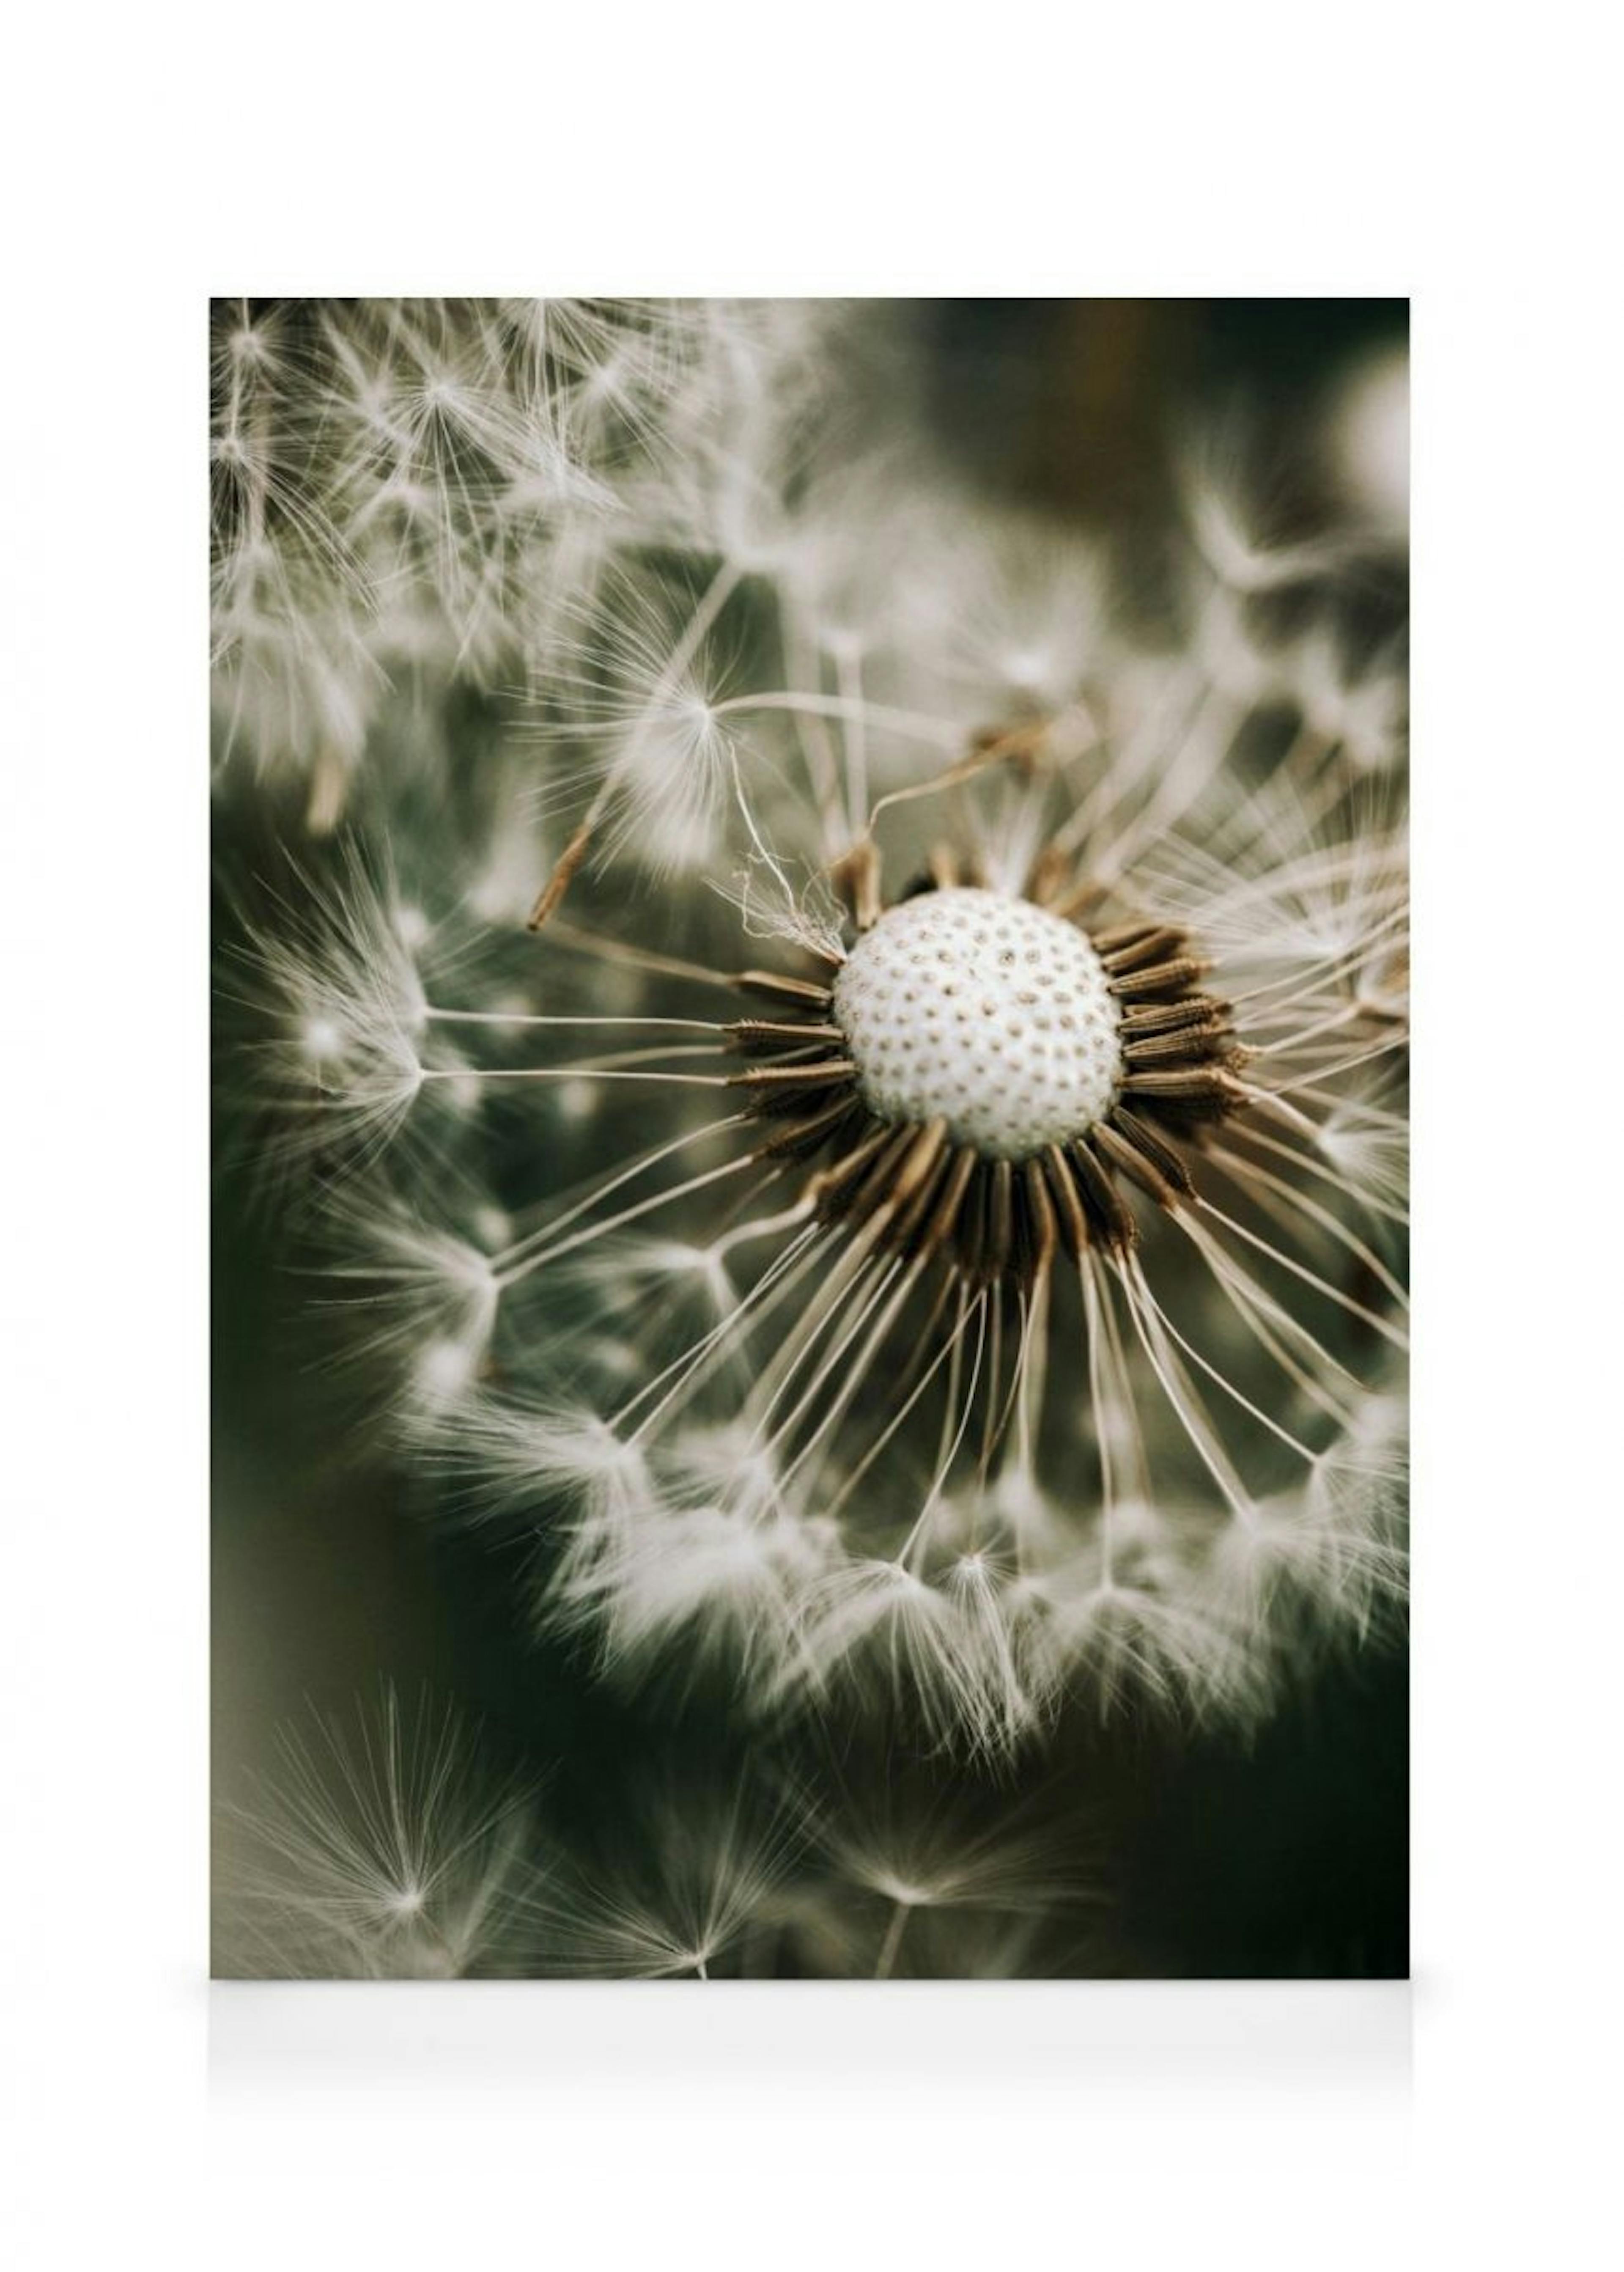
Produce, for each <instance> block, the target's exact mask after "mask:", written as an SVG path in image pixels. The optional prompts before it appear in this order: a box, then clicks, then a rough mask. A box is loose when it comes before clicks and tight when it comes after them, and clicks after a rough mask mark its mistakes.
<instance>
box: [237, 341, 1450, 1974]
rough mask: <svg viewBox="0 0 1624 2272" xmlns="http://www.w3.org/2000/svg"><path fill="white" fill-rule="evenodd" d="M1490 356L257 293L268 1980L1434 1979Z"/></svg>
mask: <svg viewBox="0 0 1624 2272" xmlns="http://www.w3.org/2000/svg"><path fill="white" fill-rule="evenodd" d="M1407 338H1408V309H1407V304H1406V303H1404V302H1403V301H1397V300H1376V299H1364V300H1361V299H1343V300H1304V299H1296V300H1286V299H1282V300H1239V299H1232V300H1218V299H1213V300H1204V301H1203V300H1172V299H1144V300H1131V299H1127V300H1104V299H1100V300H926V299H906V300H904V299H893V300H884V299H851V300H838V299H827V300H789V299H781V300H767V299H756V300H740V299H723V298H715V299H687V300H653V299H649V300H642V299H596V300H594V299H577V300H569V299H564V300H548V299H535V300H519V299H502V298H490V299H479V298H465V299H439V300H435V299H391V300H385V299H376V300H369V299H358V300H323V299H308V300H300V299H284V300H275V301H272V300H256V299H220V300H216V301H214V302H213V303H212V305H211V308H210V310H209V325H208V340H207V355H208V399H209V406H210V433H209V490H210V548H211V549H210V597H211V624H210V641H211V647H210V664H209V669H210V691H211V717H212V781H211V800H212V871H213V884H212V949H213V954H212V998H211V999H212V1041H213V1052H212V1063H213V1097H214V1120H213V1151H214V1164H215V1181H214V1193H213V1214H212V1264H213V1289H212V1319H213V1390H212V1394H213V1422H214V1428H213V1493H212V1589H213V1664H212V1755H213V1799H214V1805H213V1845H214V1872H213V1896H212V1924H213V1969H214V1972H215V1975H216V1976H217V1977H226V1978H247V1979H263V1978H271V1979H356V1980H383V1979H409V1980H419V1979H424V1980H428V1979H432V1980H447V1979H480V1978H484V1979H489V1978H519V1979H537V1980H575V1981H580V1980H616V1981H621V1980H629V1979H650V1980H652V1979H659V1980H667V1979H694V1980H705V1981H712V1982H714V1981H722V1980H774V1981H776V1980H797V1981H800V1980H808V1979H822V1980H839V1981H846V1980H853V1981H873V1982H877V1983H882V1984H896V1983H901V1982H909V1981H920V1980H927V1979H932V1980H952V1981H957V1980H965V1981H979V1980H1003V1981H1009V1980H1027V1979H1051V1980H1054V1979H1076V1978H1100V1979H1115V1980H1122V1979H1144V1978H1183V1979H1206V1978H1231V1979H1240V1978H1266V1979H1274V1978H1292V1979H1315V1978H1363V1979H1379V1978H1396V1977H1404V1976H1406V1975H1407V1972H1408V1969H1409V1955H1408V1913H1409V1863H1408V1810H1409V1801H1408V1691H1409V1664H1408V1654H1407V1647H1406V1611H1405V1604H1406V1595H1407V1582H1406V1581H1407V1571H1408V1554H1407V1490H1406V1474H1407V1462H1406V1452H1407V1440H1408V1430H1407V1350H1408V1336H1407V1304H1406V1294H1405V1265H1406V1256H1407V1223H1408V1177H1407V1165H1406V1161H1407V1154H1406V1110H1405V1102H1406V1058H1407V1041H1408V1028H1407V1011H1406V982H1407V975H1408V950H1407V922H1408V908H1409V892H1408V882H1407V830H1406V758H1407V733H1406V729H1407V711H1408V699H1407V648H1406V624H1407V601H1408V572H1409V571H1408V549H1407V538H1408V490H1409V466H1408V376H1407ZM202 352H203V347H202V343H201V341H200V342H199V354H200V355H201V354H202Z"/></svg>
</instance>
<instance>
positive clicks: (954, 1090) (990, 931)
mask: <svg viewBox="0 0 1624 2272" xmlns="http://www.w3.org/2000/svg"><path fill="white" fill-rule="evenodd" d="M834 1013H835V1018H836V1020H837V1021H838V1024H839V1027H840V1028H841V1031H842V1032H843V1033H844V1034H845V1035H846V1044H847V1049H848V1052H849V1054H850V1056H851V1058H852V1061H853V1064H854V1065H856V1067H857V1076H858V1088H859V1093H860V1095H861V1096H862V1099H863V1102H864V1103H865V1104H867V1106H868V1110H870V1111H871V1112H872V1113H873V1114H874V1115H875V1117H876V1118H877V1119H880V1120H886V1121H898V1120H917V1121H920V1122H925V1121H930V1120H935V1119H942V1120H945V1121H946V1122H947V1125H948V1133H949V1135H950V1138H951V1139H952V1140H953V1142H954V1143H956V1144H965V1145H970V1146H972V1147H974V1149H975V1150H976V1151H978V1152H981V1153H984V1154H985V1155H987V1157H988V1158H990V1159H995V1160H1024V1159H1026V1158H1028V1157H1030V1155H1032V1153H1034V1152H1040V1151H1041V1150H1042V1149H1043V1147H1045V1145H1047V1144H1057V1143H1063V1142H1064V1141H1065V1140H1066V1139H1067V1138H1068V1137H1070V1136H1080V1135H1082V1134H1084V1132H1085V1131H1087V1130H1088V1129H1090V1128H1091V1127H1092V1126H1093V1125H1094V1124H1095V1122H1096V1121H1097V1120H1099V1119H1102V1118H1103V1117H1104V1116H1105V1115H1106V1112H1108V1111H1109V1110H1110V1108H1111V1103H1112V1100H1113V1098H1114V1096H1115V1095H1116V1091H1117V1088H1118V1086H1119V1085H1120V1083H1121V1077H1122V1052H1121V1043H1120V1042H1119V1040H1118V1038H1117V1007H1116V1002H1115V999H1114V997H1113V995H1112V993H1111V990H1110V987H1109V984H1108V983H1107V981H1106V973H1105V970H1104V968H1103V967H1102V965H1101V963H1100V960H1099V956H1098V955H1097V954H1096V953H1095V952H1094V950H1093V948H1092V947H1091V945H1090V944H1089V942H1088V940H1087V939H1086V938H1084V936H1083V933H1082V932H1081V931H1080V930H1076V927H1075V926H1074V925H1073V924H1071V923H1064V922H1062V919H1061V918H1060V916H1052V915H1049V914H1047V913H1046V912H1045V910H1044V909H1043V908H1036V907H1033V906H1032V903H1031V901H1027V900H1012V899H1007V898H1005V897H1004V895H1003V894H1002V893H1000V892H983V891H969V890H965V891H958V890H955V891H949V892H924V893H920V895H919V897H918V898H916V899H912V900H905V901H902V903H901V905H900V906H898V907H894V908H889V909H888V910H887V912H886V913H885V914H884V915H883V916H881V917H880V919H879V921H878V922H877V923H875V926H874V928H873V930H870V931H868V932H867V933H866V934H865V935H864V936H863V938H860V940H859V941H858V943H857V945H855V946H854V947H853V949H852V952H851V953H850V955H849V956H848V957H847V959H846V963H845V965H844V966H843V968H841V971H840V974H839V975H838V977H837V979H836V980H835V984H834Z"/></svg>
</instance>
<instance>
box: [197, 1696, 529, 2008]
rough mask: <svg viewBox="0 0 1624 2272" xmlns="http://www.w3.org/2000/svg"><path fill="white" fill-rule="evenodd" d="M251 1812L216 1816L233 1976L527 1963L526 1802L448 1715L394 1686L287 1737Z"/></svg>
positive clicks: (383, 1973) (461, 1973)
mask: <svg viewBox="0 0 1624 2272" xmlns="http://www.w3.org/2000/svg"><path fill="white" fill-rule="evenodd" d="M279 1754H280V1757H279V1764H278V1766H277V1768H276V1769H275V1770H274V1771H273V1772H272V1773H271V1774H270V1775H266V1776H265V1777H264V1779H263V1780H262V1782H261V1783H260V1786H259V1789H258V1790H257V1794H256V1795H255V1797H254V1799H253V1801H252V1803H251V1804H249V1805H242V1806H238V1807H234V1808H231V1809H229V1810H227V1812H226V1813H225V1814H224V1815H223V1817H222V1820H221V1834H222V1843H223V1846H224V1865H225V1866H224V1878H225V1884H226V1888H227V1916H228V1918H229V1922H230V1928H231V1930H230V1932H229V1935H228V1937H227V1969H234V1970H237V1969H240V1970H244V1971H252V1972H258V1971H272V1972H283V1973H287V1974H291V1975H293V1976H294V1977H300V1978H307V1979H309V1978H334V1979H354V1978H367V1979H433V1980H437V1979H458V1978H463V1977H467V1976H469V1975H471V1974H478V1973H481V1972H484V1973H490V1974H497V1975H500V1974H504V1973H506V1972H509V1971H510V1970H512V1969H515V1967H516V1966H517V1965H518V1964H521V1963H522V1962H524V1961H525V1949H526V1947H527V1946H528V1943H529V1939H530V1938H531V1936H532V1933H533V1924H532V1923H531V1921H530V1897H531V1895H532V1892H533V1883H534V1877H535V1863H534V1858H533V1838H534V1832H533V1795H532V1794H531V1793H530V1792H529V1791H528V1790H526V1789H525V1786H524V1785H522V1784H520V1783H517V1782H511V1781H507V1780H503V1779H501V1778H495V1777H493V1776H492V1775H490V1773H489V1771H488V1768H486V1766H485V1765H484V1763H483V1761H482V1760H481V1759H480V1755H479V1752H478V1748H477V1742H476V1738H475V1737H474V1735H473V1732H472V1731H471V1730H469V1729H468V1728H467V1727H466V1725H465V1724H464V1723H463V1722H462V1721H461V1720H460V1719H459V1717H458V1715H457V1714H456V1712H455V1711H454V1710H453V1709H452V1708H449V1707H441V1706H436V1705H435V1704H433V1703H431V1702H430V1701H429V1700H428V1698H426V1697H425V1698H423V1699H421V1700H420V1702H419V1705H418V1707H417V1709H416V1711H415V1713H414V1714H413V1713H412V1712H409V1711H407V1710H406V1708H403V1707H402V1705H401V1703H400V1700H399V1696H398V1694H397V1693H396V1691H395V1690H394V1689H393V1688H391V1687H385V1689H384V1691H383V1693H382V1696H381V1698H380V1700H379V1703H378V1705H377V1708H376V1710H371V1711H368V1710H362V1711H361V1712H360V1713H358V1714H357V1715H355V1719H354V1725H353V1726H352V1725H346V1723H343V1722H341V1721H338V1720H331V1721H324V1722H320V1723H317V1727H316V1730H315V1731H314V1733H313V1734H307V1733H306V1732H305V1730H302V1729H300V1728H287V1729H285V1730H282V1731H281V1733H280V1736H279Z"/></svg>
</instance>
